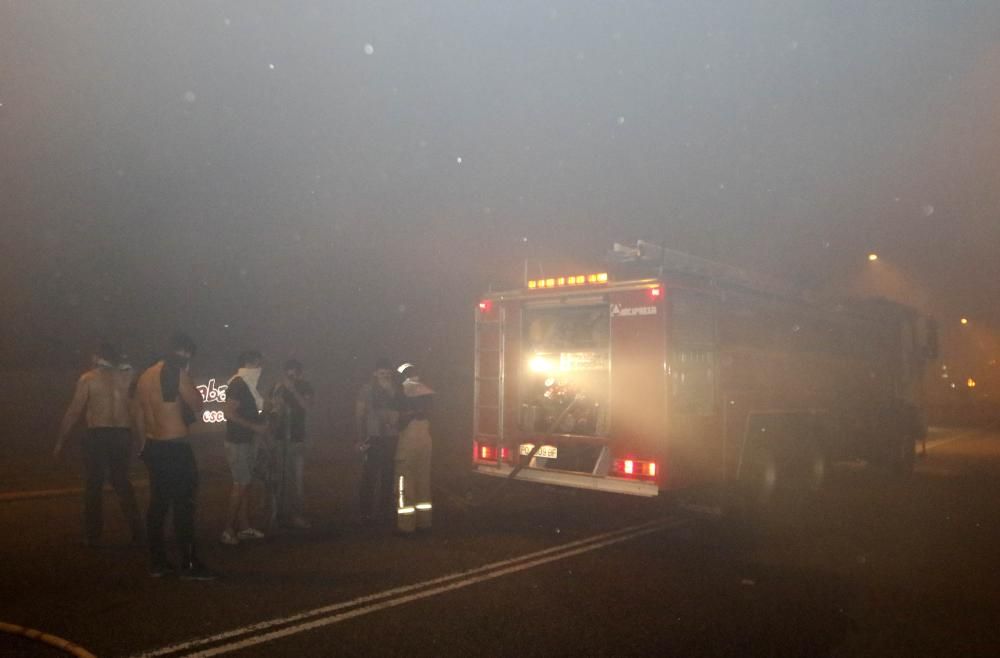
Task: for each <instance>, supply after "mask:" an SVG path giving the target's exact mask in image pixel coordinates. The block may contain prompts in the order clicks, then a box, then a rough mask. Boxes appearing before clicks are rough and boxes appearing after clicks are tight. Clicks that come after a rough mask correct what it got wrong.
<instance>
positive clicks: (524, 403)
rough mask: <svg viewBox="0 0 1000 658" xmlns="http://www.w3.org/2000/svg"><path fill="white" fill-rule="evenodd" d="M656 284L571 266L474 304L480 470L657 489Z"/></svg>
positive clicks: (608, 487)
mask: <svg viewBox="0 0 1000 658" xmlns="http://www.w3.org/2000/svg"><path fill="white" fill-rule="evenodd" d="M662 296H663V287H662V284H661V283H660V282H659V281H658V280H655V279H645V280H633V281H625V282H612V281H610V280H609V278H608V274H607V273H604V272H597V273H568V274H565V275H562V276H557V277H550V278H543V279H535V280H530V281H528V282H527V284H526V286H525V287H524V288H523V289H520V290H514V291H509V292H505V293H497V294H494V295H491V296H489V297H487V298H486V299H484V300H483V301H482V302H480V304H479V309H478V311H477V316H476V362H475V370H476V371H475V410H474V427H475V438H474V444H473V461H474V464H475V468H476V470H477V471H478V472H479V473H482V474H486V475H495V476H500V477H515V478H517V479H521V480H526V481H531V482H537V483H543V484H554V485H562V486H571V487H578V488H585V489H593V490H599V491H609V492H617V493H627V494H633V495H641V496H653V495H656V494H657V493H658V491H659V487H660V486H662V485H663V484H664V483H665V482H666V480H665V478H664V473H663V471H662V464H663V459H664V453H663V450H664V447H665V441H664V426H663V414H664V397H663V396H664V391H663V372H664V370H663V369H664V356H663V349H664V331H665V330H664V326H665V324H664V323H665V313H664V309H663V305H662V304H661V300H662Z"/></svg>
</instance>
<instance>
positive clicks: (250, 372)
mask: <svg viewBox="0 0 1000 658" xmlns="http://www.w3.org/2000/svg"><path fill="white" fill-rule="evenodd" d="M260 371H261V368H259V367H258V368H240V369H239V370H237V371H236V376H237V377H239V378H240V379H242V380H243V381H244V382H246V385H247V387H248V388H249V389H250V393H252V394H253V399H254V402H256V403H257V411H260V410H261V409H262V408H263V406H264V398H263V396H261V394H260V391H258V390H257V383H258V382H259V381H260Z"/></svg>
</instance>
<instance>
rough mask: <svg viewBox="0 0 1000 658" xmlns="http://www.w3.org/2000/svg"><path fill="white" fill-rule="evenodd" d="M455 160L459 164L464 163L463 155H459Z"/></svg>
mask: <svg viewBox="0 0 1000 658" xmlns="http://www.w3.org/2000/svg"><path fill="white" fill-rule="evenodd" d="M455 162H457V163H458V164H462V156H458V157H457V158H455Z"/></svg>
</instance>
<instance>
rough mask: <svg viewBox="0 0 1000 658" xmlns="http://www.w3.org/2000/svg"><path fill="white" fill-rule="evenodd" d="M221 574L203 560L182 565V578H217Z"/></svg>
mask: <svg viewBox="0 0 1000 658" xmlns="http://www.w3.org/2000/svg"><path fill="white" fill-rule="evenodd" d="M218 577H219V574H217V573H215V572H214V571H212V570H211V569H209V568H208V567H206V566H205V565H204V564H202V563H201V562H197V561H196V562H191V563H190V564H188V565H187V566H186V567H181V570H180V578H181V580H215V579H216V578H218Z"/></svg>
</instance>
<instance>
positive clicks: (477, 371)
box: [472, 306, 504, 466]
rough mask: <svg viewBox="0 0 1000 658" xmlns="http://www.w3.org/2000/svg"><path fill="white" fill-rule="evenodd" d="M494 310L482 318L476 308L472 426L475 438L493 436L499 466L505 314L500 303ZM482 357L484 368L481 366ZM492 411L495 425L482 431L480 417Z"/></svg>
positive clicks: (501, 438) (500, 454)
mask: <svg viewBox="0 0 1000 658" xmlns="http://www.w3.org/2000/svg"><path fill="white" fill-rule="evenodd" d="M497 312H498V314H499V317H498V318H497V319H495V320H488V319H485V317H484V315H485V314H483V313H480V312H478V311H477V312H476V335H475V351H476V355H475V364H474V366H473V369H474V381H473V390H472V396H473V398H472V399H473V414H472V415H473V418H472V427H473V433H474V435H475V437H476V439H479V438H488V439H493V440H494V442H495V445H496V455H497V466H499V465H500V464H501V462H502V457H503V455H502V451H503V447H502V446H503V441H504V419H503V416H504V414H503V396H504V367H503V362H504V358H503V357H504V353H503V343H504V341H503V332H502V331H501V328H502V326H503V317H504V309H503V306H500V308H499V309H498V311H497ZM484 360H485V365H486V366H487V367H486V368H484ZM483 412H486V413H485V414H484V413H483ZM491 414H492V415H493V416H494V417H495V427H493V428H489V429H492V431H484V429H485V428H484V427H483V417H484V415H485V416H487V417H488V416H490V415H491Z"/></svg>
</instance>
